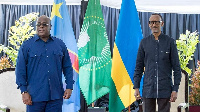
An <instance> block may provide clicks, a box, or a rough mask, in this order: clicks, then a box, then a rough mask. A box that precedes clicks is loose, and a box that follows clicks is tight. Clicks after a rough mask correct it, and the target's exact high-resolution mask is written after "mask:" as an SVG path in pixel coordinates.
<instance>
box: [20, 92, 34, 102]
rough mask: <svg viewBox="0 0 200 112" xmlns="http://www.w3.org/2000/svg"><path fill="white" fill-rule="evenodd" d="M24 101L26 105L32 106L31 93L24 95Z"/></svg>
mask: <svg viewBox="0 0 200 112" xmlns="http://www.w3.org/2000/svg"><path fill="white" fill-rule="evenodd" d="M22 101H23V103H24V104H26V105H32V101H31V96H30V94H29V93H24V94H22Z"/></svg>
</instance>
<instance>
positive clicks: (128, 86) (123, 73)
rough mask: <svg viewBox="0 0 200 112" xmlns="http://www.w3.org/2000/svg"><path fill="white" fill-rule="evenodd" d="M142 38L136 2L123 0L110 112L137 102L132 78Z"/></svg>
mask: <svg viewBox="0 0 200 112" xmlns="http://www.w3.org/2000/svg"><path fill="white" fill-rule="evenodd" d="M142 38H143V37H142V32H141V27H140V22H139V17H138V13H137V10H136V6H135V2H134V0H122V6H121V10H120V16H119V24H118V29H117V34H116V39H115V44H114V50H113V61H112V71H111V78H112V82H111V89H110V95H109V112H121V110H122V109H124V108H126V107H128V106H129V105H131V104H132V103H133V102H134V101H135V97H134V90H133V84H134V83H133V79H132V78H133V74H134V69H135V63H136V57H137V51H138V47H139V43H140V40H141V39H142Z"/></svg>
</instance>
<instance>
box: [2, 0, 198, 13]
mask: <svg viewBox="0 0 200 112" xmlns="http://www.w3.org/2000/svg"><path fill="white" fill-rule="evenodd" d="M53 1H54V0H0V4H14V5H52V4H53ZM81 1H82V0H66V3H67V5H81ZM85 1H87V0H85ZM100 1H101V5H104V6H108V7H111V8H117V9H120V7H121V2H122V0H100ZM135 4H136V7H137V10H138V11H140V12H157V13H181V14H200V0H135Z"/></svg>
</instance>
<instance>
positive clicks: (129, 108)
mask: <svg viewBox="0 0 200 112" xmlns="http://www.w3.org/2000/svg"><path fill="white" fill-rule="evenodd" d="M130 97H131V85H130V84H129V104H131V98H130ZM130 106H131V105H129V106H128V112H130V111H131V107H130Z"/></svg>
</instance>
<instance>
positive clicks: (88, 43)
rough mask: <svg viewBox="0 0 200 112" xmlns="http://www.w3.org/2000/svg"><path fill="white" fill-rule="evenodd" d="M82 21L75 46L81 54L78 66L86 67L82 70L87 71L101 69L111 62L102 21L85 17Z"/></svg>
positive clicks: (97, 18) (98, 18) (93, 17)
mask: <svg viewBox="0 0 200 112" xmlns="http://www.w3.org/2000/svg"><path fill="white" fill-rule="evenodd" d="M84 20H85V21H84V22H85V24H84V25H83V28H82V31H81V33H80V36H79V42H78V44H77V45H78V50H79V54H81V55H79V58H80V59H79V66H80V67H82V66H83V65H87V66H85V67H84V68H83V69H87V70H91V69H96V70H97V69H101V68H103V67H105V66H106V65H107V64H108V63H110V61H111V60H110V58H111V55H110V45H109V42H108V40H107V38H108V37H107V33H106V30H105V27H104V21H103V19H102V18H100V17H96V16H89V17H88V16H87V17H85V19H84ZM89 20H93V21H89ZM91 64H94V65H95V66H93V65H91Z"/></svg>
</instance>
